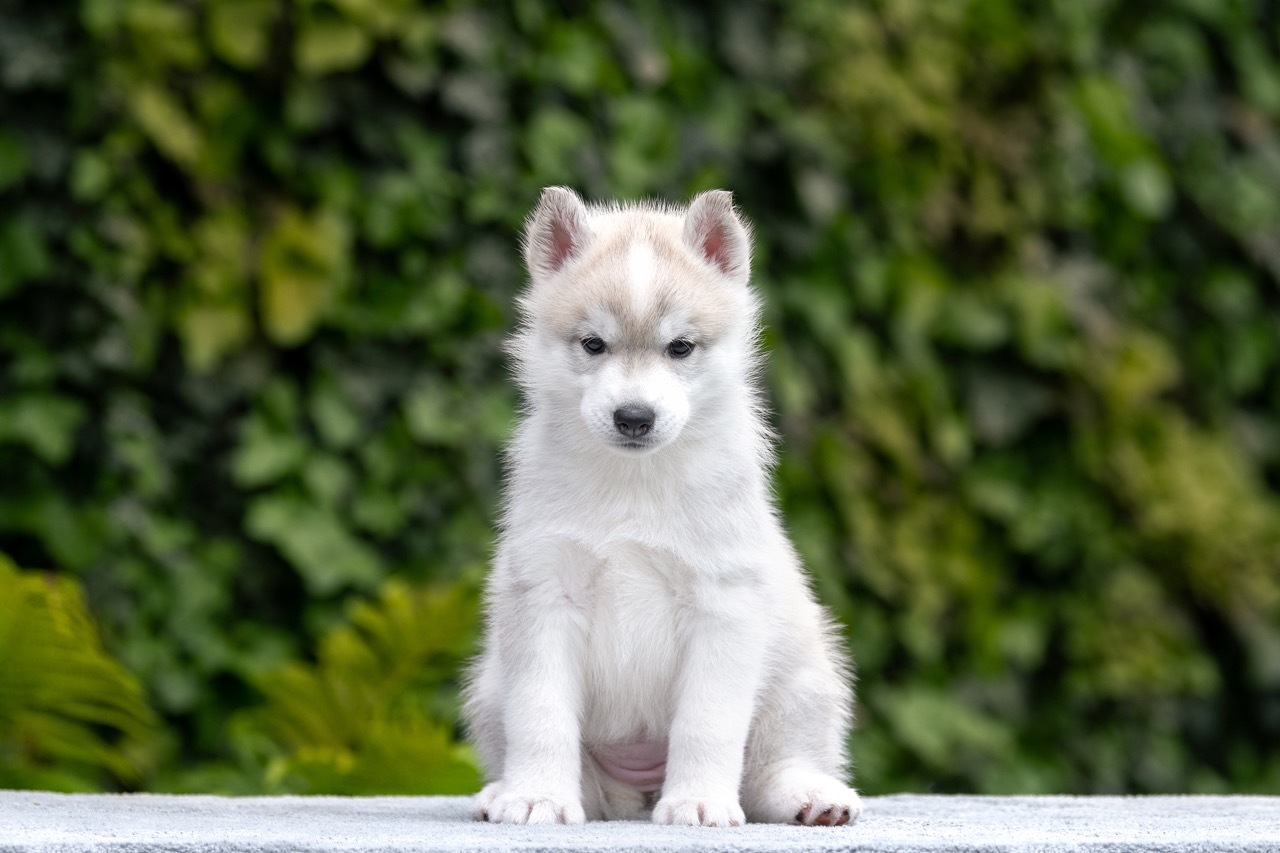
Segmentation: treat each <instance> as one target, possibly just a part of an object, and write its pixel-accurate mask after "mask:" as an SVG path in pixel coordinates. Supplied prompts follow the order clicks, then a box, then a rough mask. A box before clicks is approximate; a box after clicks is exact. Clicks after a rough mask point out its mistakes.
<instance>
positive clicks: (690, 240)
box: [684, 190, 751, 284]
mask: <svg viewBox="0 0 1280 853" xmlns="http://www.w3.org/2000/svg"><path fill="white" fill-rule="evenodd" d="M684 241H685V243H686V244H687V245H688V246H689V248H691V249H693V251H694V252H696V253H697V255H698V257H700V258H703V259H705V260H707V261H709V262H711V263H712V264H713V265H715V266H716V267H717V268H718V269H719V270H720V271H721V272H722V273H724V274H725V275H726V276H728V277H729V278H731V279H733V280H734V281H737V282H741V283H742V284H746V283H747V280H748V279H749V278H751V235H750V233H749V232H748V230H747V224H746V223H745V222H743V221H742V218H741V217H739V216H738V214H737V212H736V211H735V210H734V209H733V193H731V192H728V191H727V190H708V191H707V192H704V193H699V194H698V195H697V196H696V197H695V198H694V199H693V202H692V203H690V205H689V211H688V213H686V214H685V217H684Z"/></svg>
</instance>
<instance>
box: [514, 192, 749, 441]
mask: <svg viewBox="0 0 1280 853" xmlns="http://www.w3.org/2000/svg"><path fill="white" fill-rule="evenodd" d="M548 194H563V195H552V198H551V199H550V201H549V200H548ZM708 196H712V197H713V198H712V199H711V200H710V201H708V200H707V197H708ZM715 196H720V198H715ZM727 196H728V194H727V193H718V194H704V195H703V196H700V197H699V199H698V200H695V202H694V205H693V206H691V207H690V209H689V210H688V211H687V212H681V213H672V212H668V211H659V210H653V209H649V208H633V209H625V208H624V209H621V210H612V211H604V212H597V213H596V214H595V215H594V216H590V215H588V213H587V210H586V208H585V206H583V205H582V203H581V201H580V200H578V199H577V197H576V196H573V195H572V194H571V193H568V191H565V190H549V191H546V192H544V196H543V201H542V203H541V204H540V205H539V208H538V210H537V211H536V212H535V214H534V217H533V219H531V222H530V225H529V230H528V231H527V232H526V258H527V259H528V260H529V266H530V272H531V277H532V283H531V286H530V288H529V290H528V292H527V293H526V294H525V295H524V297H523V299H522V302H521V304H522V308H523V311H524V324H523V328H522V330H521V332H520V333H519V334H518V335H517V337H516V339H515V341H514V342H513V343H514V346H513V350H514V352H515V354H516V357H517V362H518V365H519V372H520V378H521V381H522V383H523V384H524V385H525V387H526V390H527V391H528V392H529V394H530V395H531V396H532V397H533V398H535V402H537V401H538V400H540V399H546V400H547V401H548V402H549V403H550V404H552V405H554V406H556V407H557V408H558V409H559V410H562V411H563V410H566V409H568V408H570V407H571V406H572V407H573V408H576V409H577V412H578V414H579V416H580V417H581V419H582V423H583V424H585V426H586V427H587V429H588V431H589V432H590V434H591V435H592V436H594V437H595V438H596V439H597V440H599V441H600V442H601V443H603V444H604V445H605V446H607V447H609V448H610V449H612V450H615V451H617V452H618V453H621V454H626V455H632V456H640V455H644V454H647V453H652V452H654V451H656V450H658V449H659V448H662V447H664V446H666V445H668V444H670V443H671V442H673V441H675V440H676V439H677V438H678V437H679V436H680V435H682V434H683V433H685V431H686V429H687V428H688V427H689V425H690V424H691V423H694V424H698V423H700V422H702V421H705V420H707V417H706V416H707V415H708V414H710V413H711V411H712V410H713V409H714V406H715V403H716V397H717V396H718V392H717V389H725V390H726V391H729V390H730V389H732V388H734V387H735V386H736V384H737V383H738V381H740V378H741V376H742V375H743V373H744V372H745V371H746V370H748V369H749V360H750V353H749V349H750V346H749V344H750V340H751V337H752V335H753V334H754V327H755V320H754V309H755V301H754V297H753V296H752V295H751V293H750V292H749V290H748V288H747V285H746V278H745V276H746V264H747V256H746V252H747V237H746V232H745V229H744V228H743V226H742V225H741V223H740V222H739V221H738V220H737V217H736V215H735V214H734V213H733V210H732V205H731V203H730V202H729V200H728V197H727ZM699 201H701V202H702V207H703V208H713V209H702V210H700V208H699ZM717 201H718V202H719V204H718V205H716V204H713V203H711V202H717ZM557 205H558V206H559V207H557ZM549 206H550V207H551V208H552V209H551V210H548V209H547V208H548V207H549ZM559 208H563V209H559ZM691 223H692V225H691ZM691 231H692V232H693V233H692V234H690V232H691ZM707 233H711V234H712V239H711V251H710V252H708V251H707V250H706V248H705V243H706V240H705V239H703V237H704V236H705V235H706V234H707ZM700 235H702V236H700ZM732 252H736V253H737V254H736V255H733V257H732V258H730V255H731V253H732ZM732 259H736V260H737V261H740V262H741V263H739V264H738V265H736V266H733V267H729V266H728V263H729V260H732Z"/></svg>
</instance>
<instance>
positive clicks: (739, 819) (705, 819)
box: [653, 797, 747, 826]
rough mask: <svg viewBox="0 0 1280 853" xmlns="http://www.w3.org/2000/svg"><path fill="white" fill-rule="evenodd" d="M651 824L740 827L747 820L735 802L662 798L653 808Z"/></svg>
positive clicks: (713, 799)
mask: <svg viewBox="0 0 1280 853" xmlns="http://www.w3.org/2000/svg"><path fill="white" fill-rule="evenodd" d="M653 822H654V823H665V824H677V825H683V826H742V825H743V824H744V823H746V822H747V818H746V815H744V814H743V813H742V807H741V806H739V805H738V802H737V800H731V799H723V798H715V797H679V798H677V797H663V798H662V799H661V800H658V804H657V805H656V806H654V808H653Z"/></svg>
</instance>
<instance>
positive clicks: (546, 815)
mask: <svg viewBox="0 0 1280 853" xmlns="http://www.w3.org/2000/svg"><path fill="white" fill-rule="evenodd" d="M473 814H474V815H475V818H476V819H477V820H487V821H489V822H490V823H518V824H547V823H585V822H586V820H587V816H586V814H585V813H584V812H583V810H582V803H581V801H580V800H579V799H578V798H577V797H573V796H567V795H563V794H560V795H557V794H543V793H535V792H516V793H514V794H509V793H507V792H506V791H505V790H503V789H502V783H501V782H494V783H493V784H492V785H488V786H486V787H485V789H484V790H483V791H481V792H480V793H479V794H477V795H476V800H475V805H474V807H473Z"/></svg>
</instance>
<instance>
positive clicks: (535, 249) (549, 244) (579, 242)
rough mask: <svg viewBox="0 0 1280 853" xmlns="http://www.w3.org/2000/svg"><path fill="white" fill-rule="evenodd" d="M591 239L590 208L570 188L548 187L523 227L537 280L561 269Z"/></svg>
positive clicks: (528, 261)
mask: <svg viewBox="0 0 1280 853" xmlns="http://www.w3.org/2000/svg"><path fill="white" fill-rule="evenodd" d="M590 239H591V230H590V228H589V226H588V225H587V208H586V205H584V204H583V203H582V199H581V198H579V197H578V194H577V193H575V192H574V191H573V190H571V189H569V188H568V187H547V188H546V189H544V190H543V191H542V196H541V197H540V198H539V199H538V206H537V207H536V208H534V210H533V213H532V214H530V215H529V219H528V221H526V222H525V226H524V262H525V264H526V265H527V266H528V268H529V274H530V275H531V276H532V277H533V278H534V280H538V279H542V278H546V277H548V276H551V275H554V274H555V273H557V272H559V271H560V269H561V268H563V267H564V265H565V264H567V263H568V262H569V261H571V260H573V259H574V258H575V257H577V256H579V255H581V254H582V250H583V249H585V248H586V246H587V243H588V242H589V241H590Z"/></svg>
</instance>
